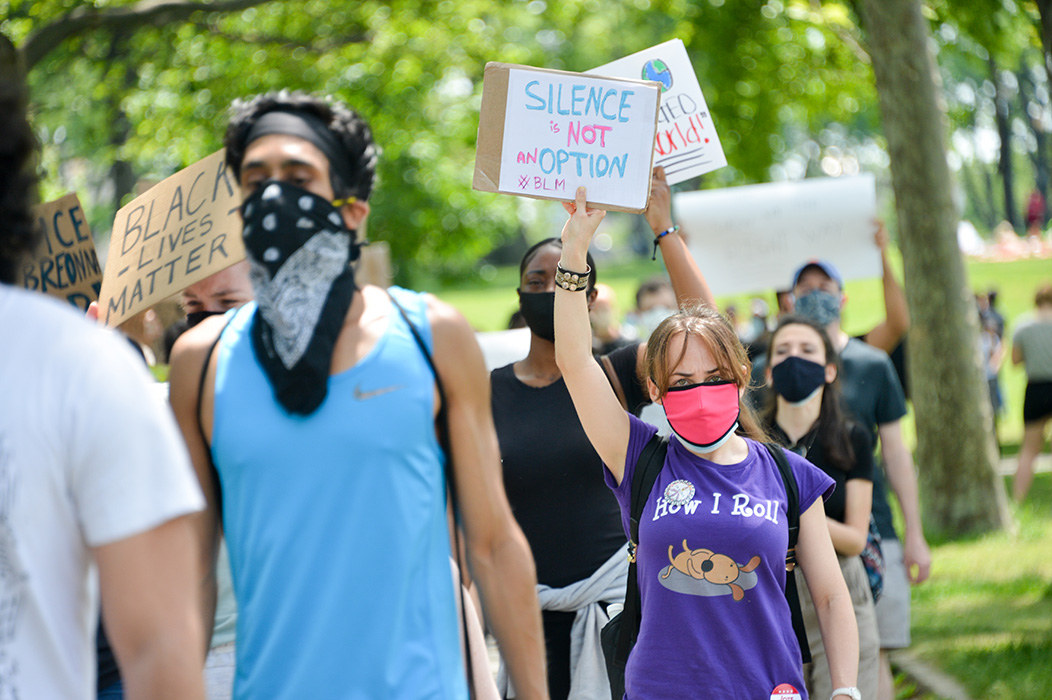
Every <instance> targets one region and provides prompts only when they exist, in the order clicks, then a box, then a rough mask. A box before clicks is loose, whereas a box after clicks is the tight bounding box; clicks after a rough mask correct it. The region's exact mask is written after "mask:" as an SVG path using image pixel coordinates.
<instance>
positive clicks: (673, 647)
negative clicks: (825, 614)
mask: <svg viewBox="0 0 1052 700" xmlns="http://www.w3.org/2000/svg"><path fill="white" fill-rule="evenodd" d="M629 420H630V422H631V431H630V435H629V440H628V454H627V455H626V458H625V475H624V479H622V481H621V484H620V486H615V485H614V479H613V476H612V475H611V474H610V472H609V471H608V470H604V474H605V477H606V482H607V485H608V486H609V487H610V488H611V489H613V491H614V495H615V496H616V497H617V500H618V503H620V505H621V520H622V524H623V525H624V526H625V531H626V532H628V517H629V509H630V492H631V487H632V477H633V475H634V473H635V466H636V460H638V459H639V454H640V452H642V451H643V446H644V445H646V443H647V441H648V440H649V439H650V437H651V436H652V435H653V434H654V433H655V432H656V430H657V429H656V428H654V427H653V426H651V425H648V424H647V423H644V422H643V421H641V420H639V419H638V418H636V417H635V416H631V415H630V416H629ZM747 442H748V444H749V456H748V457H746V458H745V460H744V461H742V462H740V463H738V464H730V465H723V464H715V463H713V462H710V461H708V460H706V459H703V458H701V457H699V456H697V455H695V454H693V453H691V452H689V451H688V450H687V449H686V448H685V447H683V445H682V444H681V443H680V442H679V441H678V440H677V439H676V438H675V436H673V437H671V438H670V439H669V448H668V457H667V458H666V460H665V467H664V469H662V471H661V474H660V475H659V476H658V478H657V481H656V482H655V483H654V488H653V490H652V491H651V493H650V497H649V498H648V499H647V502H646V505H645V506H644V508H643V516H642V518H641V519H640V523H639V549H638V552H637V556H636V561H637V564H636V567H637V575H638V576H639V589H640V595H641V597H642V600H643V623H642V627H641V629H640V631H639V638H638V641H637V642H636V646H635V648H634V649H633V650H632V655H631V656H630V657H629V659H628V666H627V668H626V670H625V686H626V693H625V696H626V697H627V698H630V699H631V700H642V699H646V700H651V699H652V698H676V699H677V700H679V699H680V698H683V697H684V695H687V696H693V695H696V696H698V697H706V698H716V699H724V698H725V699H731V698H734V699H737V698H746V699H748V700H768V698H794V697H797V698H799V700H806V698H807V691H806V690H805V689H804V680H803V672H802V668H801V661H800V648H799V645H798V644H797V642H796V635H795V634H794V632H793V625H792V620H791V618H790V615H789V605H788V603H786V600H785V593H784V591H785V576H786V572H785V551H786V547H787V546H788V543H789V532H788V526H787V525H786V518H787V516H786V495H785V485H784V483H783V482H782V477H781V475H780V473H779V472H778V465H777V464H775V462H774V460H773V459H772V458H771V455H770V454H769V453H768V452H767V450H766V448H764V447H763V445H761V444H759V443H756V442H753V441H752V440H748V441H747ZM786 456H787V458H788V459H789V465H790V466H791V468H792V470H793V474H795V476H796V481H797V485H798V488H799V491H800V512H801V513H803V512H804V511H806V510H807V509H808V508H809V507H810V506H811V505H812V504H813V503H814V502H815V501H816V500H817V499H818V498H819V497H822V498H826V497H828V496H829V494H830V493H832V491H833V487H834V484H833V480H832V479H830V478H829V476H827V475H826V474H825V473H824V472H822V470H820V469H818V468H817V467H815V466H814V465H812V464H811V463H810V462H808V461H807V460H805V459H803V458H802V457H799V456H797V455H795V454H793V453H791V452H789V453H786ZM793 691H795V693H796V694H794V693H793Z"/></svg>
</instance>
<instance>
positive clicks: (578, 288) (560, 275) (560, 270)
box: [555, 263, 592, 292]
mask: <svg viewBox="0 0 1052 700" xmlns="http://www.w3.org/2000/svg"><path fill="white" fill-rule="evenodd" d="M585 267H587V268H588V269H587V270H585V271H584V272H573V271H572V270H567V269H566V268H565V267H563V266H562V263H558V264H556V266H555V284H557V285H558V286H559V287H561V288H563V289H565V290H566V291H568V292H583V291H584V290H585V288H586V287H587V286H588V277H589V276H590V275H591V274H592V268H591V266H589V265H585Z"/></svg>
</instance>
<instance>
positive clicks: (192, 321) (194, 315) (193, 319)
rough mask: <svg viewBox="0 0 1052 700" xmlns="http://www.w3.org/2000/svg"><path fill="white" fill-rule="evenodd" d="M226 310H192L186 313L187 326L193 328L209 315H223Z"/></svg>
mask: <svg viewBox="0 0 1052 700" xmlns="http://www.w3.org/2000/svg"><path fill="white" fill-rule="evenodd" d="M225 313H226V311H191V312H190V313H188V314H187V315H186V327H187V328H193V327H194V326H196V325H197V324H198V323H200V322H201V321H204V320H205V319H206V318H208V317H209V316H222V315H223V314H225Z"/></svg>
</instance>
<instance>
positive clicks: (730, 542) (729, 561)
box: [555, 188, 859, 700]
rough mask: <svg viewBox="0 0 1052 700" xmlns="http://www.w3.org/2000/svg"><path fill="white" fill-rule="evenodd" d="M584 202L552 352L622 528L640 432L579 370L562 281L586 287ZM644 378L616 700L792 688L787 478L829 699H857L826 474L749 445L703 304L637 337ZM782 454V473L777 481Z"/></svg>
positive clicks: (575, 307) (853, 635)
mask: <svg viewBox="0 0 1052 700" xmlns="http://www.w3.org/2000/svg"><path fill="white" fill-rule="evenodd" d="M585 202H586V198H585V193H584V190H583V188H581V189H579V190H578V192H577V198H576V201H575V202H574V203H568V204H566V205H565V206H566V209H567V211H568V212H569V213H570V218H569V221H568V222H567V224H566V225H565V226H564V228H563V231H562V240H563V251H562V257H561V259H560V261H559V263H558V272H559V276H558V282H559V283H558V284H557V286H556V297H555V337H556V339H557V342H556V361H557V364H558V367H559V369H560V370H561V372H562V376H563V378H564V380H565V382H566V386H567V390H568V391H569V393H570V396H571V397H572V399H573V402H574V406H575V408H576V410H577V415H578V418H579V419H580V420H581V424H582V427H583V428H584V431H585V433H586V434H587V436H588V439H589V441H590V442H591V443H592V445H593V447H594V448H595V449H596V452H597V453H598V454H599V455H600V457H601V458H602V459H603V463H604V465H605V467H606V472H605V477H606V482H607V485H608V486H609V487H610V488H611V489H612V490H613V491H614V495H615V496H616V498H617V500H618V503H619V505H620V507H621V514H622V521H623V522H624V523H625V524H626V525H627V521H628V515H629V512H630V507H631V506H630V499H631V489H632V484H633V480H634V477H635V472H636V467H637V465H636V462H637V460H639V458H640V456H641V454H642V452H643V449H644V446H645V445H647V444H648V443H649V442H650V441H651V439H652V438H653V436H654V434H655V432H656V428H654V427H653V426H650V425H647V424H646V423H644V422H643V421H641V420H639V419H638V418H636V417H635V416H633V415H631V414H629V413H627V412H626V411H625V410H624V409H623V408H622V406H621V404H620V402H619V401H618V400H617V397H616V395H615V394H614V392H613V391H611V389H610V386H609V382H608V381H607V379H606V377H605V376H604V374H603V372H602V371H601V369H600V368H598V367H596V366H595V363H594V362H593V361H592V359H591V357H590V351H589V349H590V340H591V339H590V337H589V333H588V331H587V328H588V326H587V300H586V299H585V297H584V295H582V294H580V293H578V291H577V290H576V288H574V285H572V284H567V283H566V279H567V276H569V277H570V279H572V278H573V276H574V275H576V276H577V277H578V280H579V281H580V282H586V281H587V279H586V278H587V277H588V276H589V275H590V273H591V270H590V269H589V268H588V266H587V261H586V252H587V249H588V243H589V241H590V240H591V237H592V234H593V233H594V232H595V230H596V227H597V226H598V224H599V222H600V221H601V219H602V218H603V216H604V214H605V212H603V211H601V210H596V209H588V208H587V207H586V204H585ZM644 376H645V377H646V383H647V390H648V394H649V396H650V398H651V399H652V400H653V401H654V402H655V403H659V404H661V405H662V407H663V408H664V410H665V414H666V416H667V417H668V419H669V424H670V425H671V427H672V430H673V433H674V435H675V438H674V439H671V440H669V441H668V443H667V451H666V454H665V457H664V459H663V461H662V462H661V469H660V473H659V474H658V475H657V479H656V481H655V482H654V484H653V489H652V490H651V491H650V495H648V496H647V498H646V503H645V506H644V508H643V510H642V515H641V517H639V519H638V533H639V539H638V548H637V550H636V567H637V574H638V583H639V594H640V598H641V603H642V607H641V610H642V624H641V626H640V628H639V633H638V637H637V639H636V641H635V646H634V648H633V649H632V652H631V655H630V656H629V657H628V663H627V666H626V668H625V685H626V691H627V696H628V697H632V698H672V697H682V696H683V695H684V692H685V691H686V694H688V695H689V694H692V693H693V694H699V693H700V694H703V695H704V696H705V697H707V698H718V699H726V700H730V699H731V698H767V697H772V698H773V697H799V698H806V697H807V693H806V690H805V689H804V687H803V686H804V680H803V675H802V669H801V650H800V647H799V645H798V643H797V638H796V635H795V633H794V631H793V626H792V623H791V616H790V606H789V604H788V602H787V599H786V597H785V585H786V581H787V574H786V570H787V568H788V566H787V559H788V556H787V548H788V542H789V536H790V535H789V528H788V526H787V522H788V520H789V512H788V509H787V507H786V498H787V487H788V485H789V484H790V483H792V484H795V485H796V487H797V488H796V489H795V490H796V491H797V494H798V511H799V533H798V541H797V545H796V547H795V560H796V561H798V562H799V564H800V566H801V567H802V569H803V572H804V574H805V576H806V578H807V582H808V584H809V586H810V588H811V592H812V595H813V597H814V600H815V603H816V608H817V609H818V611H819V621H820V624H821V628H822V631H823V636H824V637H825V640H826V648H827V650H828V654H829V665H830V668H831V676H832V681H833V685H834V687H835V690H834V691H833V693H832V698H834V700H835V699H836V698H840V700H843V698H854V699H855V700H858V697H859V695H858V689H857V688H855V687H854V685H855V680H856V670H857V657H858V633H857V630H856V628H855V619H854V614H853V611H852V609H851V602H850V597H849V594H848V591H847V587H846V586H845V585H844V583H843V577H842V576H840V574H839V567H838V566H837V560H836V554H835V552H834V550H833V546H832V543H831V541H830V538H829V531H828V529H827V527H826V523H825V513H824V510H823V508H822V499H823V497H825V496H828V495H829V493H830V491H831V490H832V488H833V480H832V479H830V478H829V477H828V476H826V475H825V474H824V473H822V471H821V470H819V469H817V468H816V467H814V466H813V465H811V464H810V463H808V462H807V461H806V460H804V459H802V458H800V457H799V456H797V455H794V454H791V453H789V454H783V453H782V452H780V451H779V452H775V451H773V450H772V451H769V450H768V449H766V448H765V447H764V446H763V444H762V443H761V442H758V441H756V438H762V437H763V430H762V428H760V426H759V424H758V422H757V421H756V419H755V417H754V416H753V415H752V412H751V411H750V409H749V408H748V406H747V405H746V404H744V403H743V402H742V394H743V393H744V390H745V387H746V384H747V383H748V378H749V360H748V358H747V356H746V354H745V350H744V349H743V348H742V346H741V343H740V342H739V341H738V339H737V336H736V334H735V332H734V329H733V328H731V326H730V324H728V323H727V321H726V319H724V318H723V317H722V316H720V315H719V314H718V313H717V312H716V311H715V310H713V309H712V308H711V307H703V306H693V307H689V308H687V309H684V310H681V311H680V312H678V313H676V314H674V315H672V316H670V317H669V318H667V319H665V320H664V321H663V322H662V323H661V324H660V325H659V326H658V328H657V330H655V331H654V333H653V334H652V335H651V336H650V339H649V341H648V344H647V350H646V358H645V365H644ZM775 449H777V448H775ZM782 457H784V458H785V462H786V463H787V464H786V465H785V470H786V471H787V472H791V476H792V479H793V480H792V482H790V481H789V475H786V477H785V480H784V481H783V472H782V468H780V467H779V466H777V463H778V462H779V461H781V460H782ZM788 554H793V552H788ZM820 700H825V699H824V698H821V699H820Z"/></svg>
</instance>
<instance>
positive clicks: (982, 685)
mask: <svg viewBox="0 0 1052 700" xmlns="http://www.w3.org/2000/svg"><path fill="white" fill-rule="evenodd" d="M1013 510H1014V514H1015V516H1016V523H1017V529H1016V532H1013V533H1007V532H1002V533H995V534H990V535H986V536H983V537H980V538H976V539H968V540H959V541H955V542H944V543H941V544H937V545H933V548H932V549H933V551H932V557H933V562H934V565H933V567H932V576H931V578H930V579H929V580H928V581H926V582H925V583H924V584H922V585H920V586H917V587H915V588H914V589H913V627H912V629H913V645H912V647H911V650H912V651H913V652H914V653H915V654H916V655H917V656H918V657H920V658H921V659H923V660H924V661H926V662H928V663H929V664H931V665H933V666H936V667H938V668H939V669H941V670H943V671H944V672H946V673H948V674H949V675H951V676H953V677H954V678H956V679H957V680H958V681H959V682H960V683H961V685H963V686H964V687H965V688H966V689H967V690H968V692H969V694H970V695H971V696H972V697H973V698H976V700H980V699H981V700H1047V698H1049V697H1052V556H1050V555H1052V475H1050V474H1048V473H1044V474H1038V475H1037V478H1036V479H1035V481H1034V486H1033V488H1032V489H1031V491H1030V495H1029V497H1028V500H1027V501H1026V502H1025V503H1024V504H1023V505H1022V506H1019V507H1014V508H1013Z"/></svg>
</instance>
